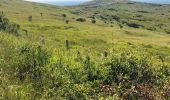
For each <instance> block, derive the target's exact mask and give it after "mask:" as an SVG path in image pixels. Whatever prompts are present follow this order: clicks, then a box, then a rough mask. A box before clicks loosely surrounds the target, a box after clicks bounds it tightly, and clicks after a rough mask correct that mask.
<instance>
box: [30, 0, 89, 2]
mask: <svg viewBox="0 0 170 100" xmlns="http://www.w3.org/2000/svg"><path fill="white" fill-rule="evenodd" d="M27 1H36V2H39V1H42V2H43V1H49V2H55V1H56V2H67V1H68V2H70V1H74V2H85V1H90V0H27Z"/></svg>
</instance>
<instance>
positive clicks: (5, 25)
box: [0, 12, 20, 35]
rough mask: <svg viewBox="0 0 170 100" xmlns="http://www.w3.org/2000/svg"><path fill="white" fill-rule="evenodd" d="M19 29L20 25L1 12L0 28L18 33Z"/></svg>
mask: <svg viewBox="0 0 170 100" xmlns="http://www.w3.org/2000/svg"><path fill="white" fill-rule="evenodd" d="M19 29H20V25H18V24H15V23H11V22H10V21H9V19H8V18H7V17H6V16H5V15H4V13H3V12H1V13H0V30H2V31H6V32H9V33H13V34H15V35H18V34H19V32H18V31H19Z"/></svg>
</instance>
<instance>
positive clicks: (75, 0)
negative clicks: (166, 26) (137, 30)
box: [26, 0, 170, 5]
mask: <svg viewBox="0 0 170 100" xmlns="http://www.w3.org/2000/svg"><path fill="white" fill-rule="evenodd" d="M26 1H34V2H41V3H49V4H57V5H77V4H80V3H83V2H87V1H91V0H26ZM131 1H139V2H148V3H158V4H159V3H160V4H170V0H131Z"/></svg>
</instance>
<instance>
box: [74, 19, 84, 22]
mask: <svg viewBox="0 0 170 100" xmlns="http://www.w3.org/2000/svg"><path fill="white" fill-rule="evenodd" d="M76 21H79V22H85V21H86V19H85V18H77V19H76Z"/></svg>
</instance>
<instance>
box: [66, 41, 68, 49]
mask: <svg viewBox="0 0 170 100" xmlns="http://www.w3.org/2000/svg"><path fill="white" fill-rule="evenodd" d="M66 49H67V50H69V41H68V40H66Z"/></svg>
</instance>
